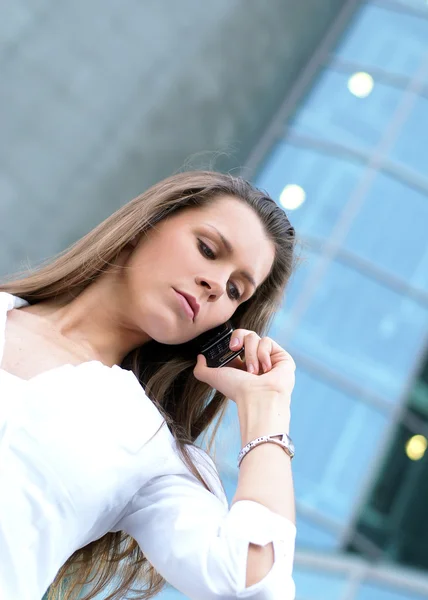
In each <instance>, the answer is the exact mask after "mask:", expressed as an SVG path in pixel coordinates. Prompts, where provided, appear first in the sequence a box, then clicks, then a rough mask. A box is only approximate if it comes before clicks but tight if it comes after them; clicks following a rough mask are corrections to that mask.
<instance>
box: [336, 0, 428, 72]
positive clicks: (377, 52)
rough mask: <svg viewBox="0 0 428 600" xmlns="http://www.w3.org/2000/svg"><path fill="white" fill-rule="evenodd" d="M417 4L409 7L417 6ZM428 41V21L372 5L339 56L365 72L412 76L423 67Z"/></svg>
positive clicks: (358, 20)
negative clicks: (372, 70)
mask: <svg viewBox="0 0 428 600" xmlns="http://www.w3.org/2000/svg"><path fill="white" fill-rule="evenodd" d="M416 2H417V0H414V1H413V2H409V4H412V5H416ZM418 4H419V5H422V4H423V2H422V1H419V2H418ZM425 6H426V5H425ZM427 39H428V20H426V19H423V18H420V17H417V16H414V15H411V14H408V13H405V12H403V11H393V10H390V9H387V8H383V7H380V6H376V5H368V6H366V7H365V8H364V9H362V10H360V11H359V13H358V14H357V17H356V19H355V21H354V22H353V24H352V26H351V28H350V30H349V33H348V34H347V35H346V37H345V38H344V41H343V42H342V44H341V45H340V46H339V47H338V50H337V52H336V53H337V55H338V56H339V57H340V58H343V59H345V60H350V61H353V62H356V63H358V64H359V65H361V70H363V69H364V68H370V67H377V68H381V69H384V70H385V71H389V72H391V73H396V74H399V75H404V76H405V77H411V76H412V75H414V74H415V72H416V71H417V70H418V68H420V65H421V62H422V59H423V56H424V54H425V51H426V40H427ZM397 40H400V43H399V44H397Z"/></svg>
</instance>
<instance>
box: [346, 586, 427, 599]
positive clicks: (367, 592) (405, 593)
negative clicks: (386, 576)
mask: <svg viewBox="0 0 428 600" xmlns="http://www.w3.org/2000/svg"><path fill="white" fill-rule="evenodd" d="M355 600H426V596H422V595H421V594H413V593H411V592H410V591H409V590H406V589H401V590H397V589H396V588H394V589H392V588H390V587H387V586H386V585H385V586H384V585H380V584H370V583H365V584H362V585H361V588H360V590H359V592H358V594H357V596H356V598H355Z"/></svg>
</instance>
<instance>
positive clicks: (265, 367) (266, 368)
mask: <svg viewBox="0 0 428 600" xmlns="http://www.w3.org/2000/svg"><path fill="white" fill-rule="evenodd" d="M262 367H263V373H266V371H267V370H268V366H267V365H266V364H265V363H262Z"/></svg>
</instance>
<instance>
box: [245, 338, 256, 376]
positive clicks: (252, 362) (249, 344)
mask: <svg viewBox="0 0 428 600" xmlns="http://www.w3.org/2000/svg"><path fill="white" fill-rule="evenodd" d="M259 341H260V336H258V335H257V333H255V332H254V331H251V332H250V333H248V334H247V335H246V336H245V337H244V348H245V363H246V365H247V371H248V372H249V373H254V374H256V375H257V374H258V372H259V369H260V364H259V359H258V356H257V352H258V347H259Z"/></svg>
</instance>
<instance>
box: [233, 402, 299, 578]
mask: <svg viewBox="0 0 428 600" xmlns="http://www.w3.org/2000/svg"><path fill="white" fill-rule="evenodd" d="M237 405H238V415H239V423H240V429H241V444H242V446H245V445H246V444H247V443H248V442H250V441H251V440H254V439H255V438H257V437H259V436H261V435H269V434H274V433H279V432H281V433H283V432H285V433H288V432H289V426H290V410H289V408H288V407H289V403H286V402H284V401H283V399H281V397H280V396H279V394H278V393H276V392H260V393H254V394H252V393H249V394H247V395H245V397H242V398H240V399H239V401H237ZM239 500H253V501H254V502H259V503H260V504H263V505H264V506H266V507H267V508H269V509H270V510H272V511H274V512H275V513H277V514H278V515H282V516H283V517H285V518H286V519H288V520H289V521H291V522H292V523H295V505H294V493H293V481H292V471H291V459H290V457H289V456H288V455H287V453H286V452H285V451H284V450H283V449H282V448H281V447H280V446H278V445H277V444H269V443H268V444H260V445H259V446H256V447H255V448H253V449H252V450H251V452H249V453H248V454H247V455H246V456H245V457H244V459H243V460H242V463H241V466H240V469H239V477H238V487H237V489H236V493H235V495H234V498H233V501H232V506H233V504H234V503H235V502H238V501H239ZM273 564H274V549H273V544H272V543H271V544H268V545H266V546H256V545H254V544H250V546H249V550H248V562H247V573H246V585H247V586H251V585H254V584H256V583H257V582H258V581H260V580H261V579H263V578H264V577H265V576H266V575H267V574H268V572H269V571H270V570H271V568H272V566H273Z"/></svg>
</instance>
